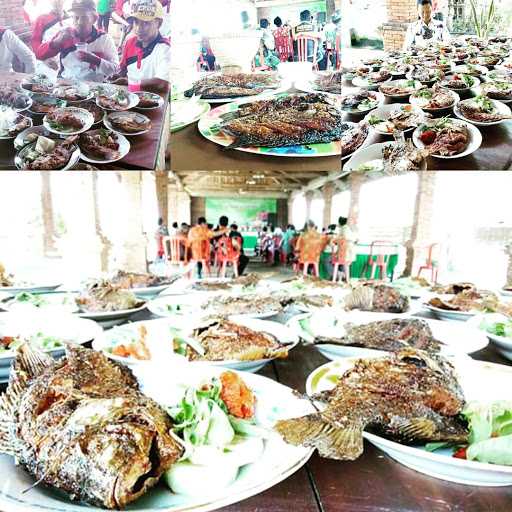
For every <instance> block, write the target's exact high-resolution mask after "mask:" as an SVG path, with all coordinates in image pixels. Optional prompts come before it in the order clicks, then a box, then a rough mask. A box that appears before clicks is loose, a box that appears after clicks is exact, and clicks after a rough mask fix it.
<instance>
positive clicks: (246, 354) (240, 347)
mask: <svg viewBox="0 0 512 512" xmlns="http://www.w3.org/2000/svg"><path fill="white" fill-rule="evenodd" d="M192 338H193V339H194V340H195V341H196V343H198V344H199V345H200V346H201V347H202V349H203V351H204V352H203V353H199V352H198V351H197V350H195V349H194V347H193V346H192V345H191V344H190V343H189V342H187V341H184V340H183V339H180V335H179V333H177V334H176V336H175V337H174V348H175V351H176V352H178V353H182V354H183V355H186V356H187V357H188V359H190V360H192V361H228V360H238V361H255V360H258V359H268V358H276V357H277V358H285V357H288V349H287V348H286V346H284V345H282V344H281V343H279V341H278V340H277V339H276V338H275V337H274V336H273V335H272V334H269V333H266V332H258V331H255V330H253V329H249V328H248V327H245V326H243V325H239V324H237V323H235V322H229V321H227V320H222V319H213V320H210V321H208V322H206V323H204V324H203V325H201V326H199V327H198V328H196V329H194V331H193V333H192Z"/></svg>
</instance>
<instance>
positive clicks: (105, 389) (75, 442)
mask: <svg viewBox="0 0 512 512" xmlns="http://www.w3.org/2000/svg"><path fill="white" fill-rule="evenodd" d="M171 427H172V423H171V420H170V418H169V416H168V415H167V414H166V413H165V411H164V410H163V409H162V408H161V407H160V406H159V405H158V404H157V403H156V402H154V401H153V400H151V399H150V398H147V397H146V396H144V395H143V394H142V393H141V392H140V391H139V389H138V385H137V381H136V380H135V378H134V377H133V375H132V374H131V372H130V371H129V370H128V369H126V368H124V367H123V366H121V365H118V364H117V363H115V362H113V361H110V360H109V359H108V358H107V357H105V356H104V355H103V354H101V353H99V352H95V351H93V350H90V349H86V348H83V347H79V346H72V345H68V346H66V356H65V358H63V359H61V360H60V361H58V362H55V361H54V360H53V359H52V358H51V357H50V356H48V355H46V354H43V353H40V352H36V351H34V350H33V349H31V348H30V347H29V346H28V344H25V345H22V347H21V348H20V350H19V352H18V354H17V355H16V358H15V361H14V365H13V369H12V372H11V375H10V379H9V386H8V388H7V392H6V393H5V395H3V397H2V399H1V401H0V452H2V453H7V454H10V455H12V456H14V457H15V458H16V461H17V462H19V463H20V464H21V465H22V466H23V467H24V468H25V469H26V470H27V471H28V472H29V473H31V474H32V475H34V476H35V478H36V479H37V481H38V482H42V483H44V484H47V485H50V486H52V487H55V488H57V489H60V490H61V491H64V492H66V493H67V494H68V495H69V497H70V498H71V499H72V500H79V501H83V502H87V503H90V504H93V505H97V506H100V507H105V508H110V509H113V508H122V507H124V506H125V505H126V504H128V503H130V502H132V501H133V500H135V499H137V498H138V497H139V496H141V495H143V494H144V493H145V492H146V491H147V490H148V489H149V488H151V487H153V486H154V485H156V484H157V482H158V480H159V479H160V476H161V475H162V474H163V473H164V472H165V471H166V470H167V469H169V468H170V467H171V466H172V464H173V463H174V462H176V461H177V460H178V459H179V458H180V456H181V454H182V452H183V448H182V446H181V444H180V443H179V442H177V441H176V440H175V438H174V437H173V436H172V435H171V434H170V433H169V431H170V428H171Z"/></svg>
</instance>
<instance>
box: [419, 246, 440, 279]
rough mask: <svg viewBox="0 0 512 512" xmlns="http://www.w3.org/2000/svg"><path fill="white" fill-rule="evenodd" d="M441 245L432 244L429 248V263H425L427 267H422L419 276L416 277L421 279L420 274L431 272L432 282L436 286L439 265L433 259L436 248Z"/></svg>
mask: <svg viewBox="0 0 512 512" xmlns="http://www.w3.org/2000/svg"><path fill="white" fill-rule="evenodd" d="M438 246H439V244H438V243H435V244H430V245H429V246H427V250H428V252H427V261H426V262H425V265H421V266H420V268H419V269H418V275H417V276H416V277H420V274H421V273H422V272H423V270H430V272H431V274H430V276H431V281H432V282H433V283H434V284H435V283H437V271H438V263H437V261H436V260H434V258H433V257H432V254H433V252H434V247H438Z"/></svg>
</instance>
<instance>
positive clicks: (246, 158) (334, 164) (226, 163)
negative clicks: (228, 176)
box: [170, 88, 340, 173]
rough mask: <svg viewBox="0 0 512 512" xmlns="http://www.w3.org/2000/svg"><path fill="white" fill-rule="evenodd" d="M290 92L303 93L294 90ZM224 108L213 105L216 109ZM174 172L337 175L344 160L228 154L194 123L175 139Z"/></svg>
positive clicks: (239, 153) (177, 134)
mask: <svg viewBox="0 0 512 512" xmlns="http://www.w3.org/2000/svg"><path fill="white" fill-rule="evenodd" d="M289 92H299V91H297V90H296V89H294V88H292V89H290V91H289ZM220 105H221V104H218V103H216V104H212V109H213V108H216V107H218V106H220ZM170 147H171V169H172V170H173V171H240V170H245V169H250V170H251V171H253V172H254V173H258V172H260V171H288V172H290V173H292V172H308V171H309V172H311V171H313V172H331V171H334V172H337V171H339V170H340V157H339V155H338V156H323V157H308V158H304V157H277V156H268V155H261V154H253V153H245V152H243V151H237V150H226V149H225V148H223V147H222V146H219V145H218V144H215V143H214V142H211V141H209V140H208V139H206V138H205V137H203V136H202V135H201V134H200V133H199V130H198V128H197V123H193V124H191V125H189V126H187V127H185V128H183V129H182V130H179V131H177V132H175V133H173V134H172V136H171V144H170Z"/></svg>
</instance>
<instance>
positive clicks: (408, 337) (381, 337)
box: [314, 318, 441, 352]
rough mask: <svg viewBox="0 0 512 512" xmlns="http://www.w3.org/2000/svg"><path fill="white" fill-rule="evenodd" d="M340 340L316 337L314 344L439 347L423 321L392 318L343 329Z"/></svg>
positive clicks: (392, 349)
mask: <svg viewBox="0 0 512 512" xmlns="http://www.w3.org/2000/svg"><path fill="white" fill-rule="evenodd" d="M344 328H345V333H344V335H343V336H340V337H339V338H333V337H328V338H327V337H322V336H317V337H316V338H315V341H314V342H315V344H324V343H328V344H333V345H346V346H352V347H364V348H373V349H378V350H386V351H390V352H396V351H398V350H401V349H403V348H407V347H412V348H417V349H421V350H426V351H429V352H439V350H440V348H441V344H440V343H439V341H437V340H436V339H435V338H434V335H433V334H432V330H431V329H430V326H429V325H428V323H427V322H425V320H422V319H420V318H393V319H391V320H379V321H377V322H370V323H367V324H361V325H354V324H351V323H348V324H346V325H345V326H344Z"/></svg>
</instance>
